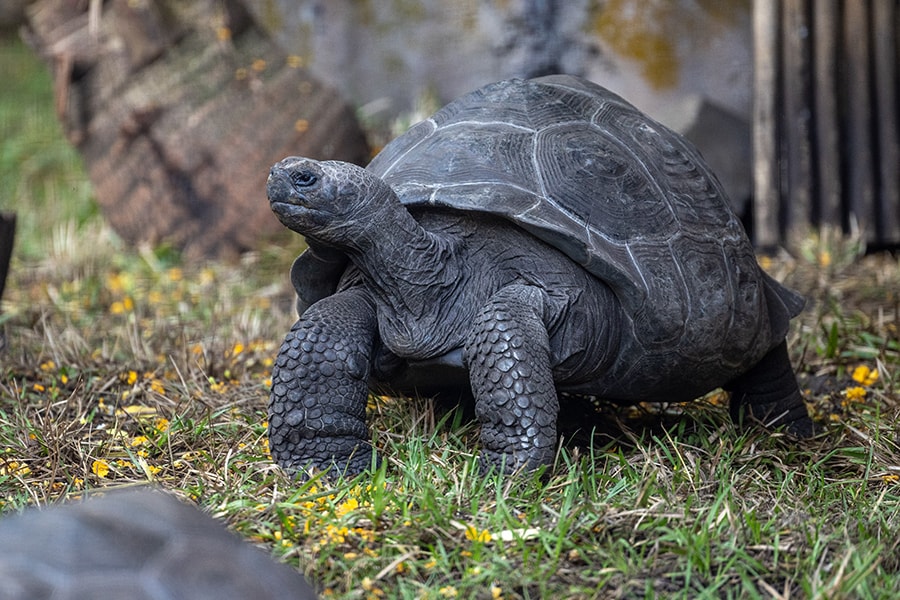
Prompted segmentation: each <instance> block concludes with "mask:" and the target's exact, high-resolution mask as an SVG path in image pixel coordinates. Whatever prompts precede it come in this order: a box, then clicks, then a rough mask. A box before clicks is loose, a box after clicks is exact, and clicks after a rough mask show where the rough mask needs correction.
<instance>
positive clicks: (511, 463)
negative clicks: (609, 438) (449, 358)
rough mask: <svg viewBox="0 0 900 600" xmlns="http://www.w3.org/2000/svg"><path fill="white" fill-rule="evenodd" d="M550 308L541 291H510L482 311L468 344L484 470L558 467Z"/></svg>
mask: <svg viewBox="0 0 900 600" xmlns="http://www.w3.org/2000/svg"><path fill="white" fill-rule="evenodd" d="M544 306H545V296H544V292H543V291H542V290H540V289H539V288H536V287H531V286H526V285H511V286H507V287H505V288H503V289H501V290H500V291H498V292H497V293H496V294H494V296H493V297H491V299H490V301H489V302H488V303H487V305H486V306H485V307H484V308H483V309H482V310H481V312H480V313H479V315H478V316H477V317H476V319H475V322H474V325H473V327H472V330H471V332H470V333H469V335H468V338H467V340H466V345H465V358H466V364H467V367H468V369H469V378H470V381H471V384H472V392H473V393H474V395H475V415H476V417H477V418H478V421H479V422H480V423H481V443H482V450H481V458H482V461H483V463H482V466H484V467H488V466H489V465H496V466H498V467H500V468H501V469H503V470H504V471H506V472H512V471H516V470H518V469H522V468H524V469H528V470H531V469H536V468H537V467H540V466H542V465H549V464H552V462H553V456H554V453H555V449H556V417H557V414H558V412H559V402H558V400H557V397H556V389H555V387H554V385H553V373H552V371H551V366H550V341H549V336H548V334H547V328H546V326H545V325H544V318H543V316H544Z"/></svg>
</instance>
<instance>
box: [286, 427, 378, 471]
mask: <svg viewBox="0 0 900 600" xmlns="http://www.w3.org/2000/svg"><path fill="white" fill-rule="evenodd" d="M315 442H316V451H315V452H310V451H308V450H307V451H305V452H304V451H295V452H294V453H290V454H286V453H278V454H274V453H273V458H274V459H275V461H276V462H277V463H278V465H279V466H280V467H281V468H282V469H284V470H285V471H286V472H287V473H288V474H290V475H291V477H293V478H295V479H299V480H303V481H306V480H309V479H312V478H314V477H316V476H319V475H320V474H324V476H325V477H326V478H329V479H331V478H338V477H353V476H355V475H359V474H360V473H363V472H366V471H368V470H370V469H373V470H374V469H376V468H377V467H378V464H379V463H380V458H379V457H378V456H377V455H375V461H374V463H373V454H374V452H373V449H372V447H371V445H369V444H368V443H359V441H358V440H347V439H343V438H341V439H322V438H318V439H316V440H315ZM348 442H355V443H356V444H357V445H356V446H355V447H354V449H353V451H352V452H351V453H350V454H349V455H347V454H346V453H342V452H341V451H340V449H341V448H346V447H347V444H348ZM329 446H333V447H332V448H331V449H329Z"/></svg>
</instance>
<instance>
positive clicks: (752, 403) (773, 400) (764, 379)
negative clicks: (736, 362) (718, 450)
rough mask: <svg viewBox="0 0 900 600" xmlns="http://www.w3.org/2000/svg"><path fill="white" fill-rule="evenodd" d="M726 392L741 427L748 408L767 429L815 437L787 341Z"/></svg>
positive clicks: (729, 385)
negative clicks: (779, 428)
mask: <svg viewBox="0 0 900 600" xmlns="http://www.w3.org/2000/svg"><path fill="white" fill-rule="evenodd" d="M725 389H726V390H727V391H728V392H729V393H730V395H731V401H730V406H729V408H730V412H731V418H732V420H733V421H734V422H735V423H737V424H741V422H742V420H743V418H744V411H745V409H746V410H748V411H749V413H750V415H752V416H753V418H754V419H756V420H758V421H760V422H761V423H763V424H764V425H766V426H767V427H784V428H785V430H787V432H788V433H791V434H793V435H796V436H797V437H810V436H811V435H812V434H813V422H812V419H810V418H809V413H808V412H807V410H806V405H805V404H804V403H803V398H802V396H801V395H800V388H799V387H798V386H797V377H796V376H795V375H794V370H793V368H792V367H791V361H790V358H789V357H788V352H787V343H786V342H781V344H779V345H778V346H776V347H775V348H774V349H773V350H771V351H769V353H768V354H766V355H765V356H764V357H763V358H762V360H760V361H759V362H758V363H757V364H756V365H754V366H753V367H752V368H751V369H750V370H749V371H747V372H746V373H744V374H743V375H741V376H740V377H738V378H737V379H735V380H733V381H732V382H731V383H729V384H728V385H726V386H725Z"/></svg>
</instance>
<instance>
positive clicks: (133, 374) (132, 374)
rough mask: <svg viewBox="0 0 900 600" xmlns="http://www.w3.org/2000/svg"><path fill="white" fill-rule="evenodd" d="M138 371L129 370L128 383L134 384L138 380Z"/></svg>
mask: <svg viewBox="0 0 900 600" xmlns="http://www.w3.org/2000/svg"><path fill="white" fill-rule="evenodd" d="M137 377H138V376H137V371H128V376H127V378H126V379H125V381H126V383H128V385H134V384H135V383H136V382H137Z"/></svg>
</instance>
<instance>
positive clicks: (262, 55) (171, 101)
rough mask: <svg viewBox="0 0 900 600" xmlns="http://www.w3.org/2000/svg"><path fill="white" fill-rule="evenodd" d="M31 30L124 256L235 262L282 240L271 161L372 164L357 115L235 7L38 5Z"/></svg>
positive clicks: (209, 0)
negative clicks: (273, 206) (128, 251)
mask: <svg viewBox="0 0 900 600" xmlns="http://www.w3.org/2000/svg"><path fill="white" fill-rule="evenodd" d="M89 7H96V8H97V12H96V13H92V12H90V8H89ZM28 24H29V33H28V34H27V39H28V41H29V42H30V43H31V45H32V46H33V47H34V48H35V49H36V50H37V51H38V52H39V53H40V54H41V55H43V56H44V58H45V59H46V60H47V62H48V63H49V64H50V66H51V68H52V70H53V72H54V79H55V84H54V85H55V89H56V97H57V109H58V111H59V114H60V117H61V119H62V121H63V124H64V128H65V131H66V133H67V135H68V137H69V139H70V140H71V141H72V142H73V143H74V144H75V145H76V146H77V147H78V149H79V150H80V151H81V154H82V156H83V157H84V161H85V165H86V167H87V170H88V172H89V174H90V178H91V181H92V183H93V186H94V190H95V194H96V197H97V201H98V203H99V204H100V206H101V207H102V209H103V212H104V214H105V215H106V217H107V218H108V219H109V221H110V223H111V224H112V226H113V228H114V229H115V230H116V231H117V232H118V233H119V234H120V235H121V236H122V237H123V238H124V239H125V240H126V241H128V242H130V243H132V244H139V243H144V242H146V243H149V244H159V243H169V244H171V245H173V246H175V247H177V248H180V249H183V250H184V251H185V253H186V255H187V256H188V257H199V256H218V257H223V256H224V257H227V256H233V255H235V254H237V253H239V252H241V251H244V250H247V249H250V248H253V247H255V246H257V245H258V244H259V243H260V240H261V239H262V238H264V237H266V236H268V235H270V234H273V233H274V232H278V231H281V226H280V225H279V224H278V222H277V220H276V219H275V218H274V217H273V216H272V214H271V211H270V210H269V208H268V205H267V203H266V202H265V191H264V190H265V180H266V177H267V174H268V169H269V166H271V165H272V164H273V163H275V162H277V161H278V160H280V159H281V158H282V157H284V156H285V155H289V154H302V155H309V156H316V157H320V158H334V159H341V160H348V161H351V162H357V163H363V162H365V161H366V160H367V159H368V150H367V146H366V141H365V137H364V135H363V133H362V131H361V129H360V128H359V126H358V125H357V122H356V120H355V116H354V112H353V110H352V109H351V108H350V107H349V106H348V105H347V104H346V103H345V102H344V101H343V100H342V99H341V98H340V96H339V95H338V92H336V91H335V90H334V89H333V88H331V87H328V86H325V85H323V84H322V83H320V81H319V80H318V79H316V78H315V77H313V76H312V75H311V74H310V72H309V71H307V70H305V69H303V68H302V67H301V66H300V65H299V59H297V58H295V57H289V56H288V55H287V54H285V53H284V52H283V51H282V50H280V49H279V48H278V47H277V46H276V45H275V44H274V42H272V41H271V39H270V38H269V36H268V35H267V34H266V33H265V32H264V31H263V30H261V29H260V27H258V26H257V24H256V22H255V20H254V19H253V18H252V16H251V15H250V14H249V13H248V12H247V11H246V10H245V9H244V6H243V4H241V3H240V2H238V1H237V0H225V1H216V0H198V1H196V2H180V1H179V0H159V1H157V2H134V1H129V0H110V1H108V2H104V3H99V2H98V3H94V2H59V1H58V0H39V1H38V2H35V3H34V4H33V5H31V6H30V8H29V10H28Z"/></svg>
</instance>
